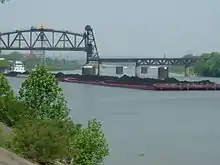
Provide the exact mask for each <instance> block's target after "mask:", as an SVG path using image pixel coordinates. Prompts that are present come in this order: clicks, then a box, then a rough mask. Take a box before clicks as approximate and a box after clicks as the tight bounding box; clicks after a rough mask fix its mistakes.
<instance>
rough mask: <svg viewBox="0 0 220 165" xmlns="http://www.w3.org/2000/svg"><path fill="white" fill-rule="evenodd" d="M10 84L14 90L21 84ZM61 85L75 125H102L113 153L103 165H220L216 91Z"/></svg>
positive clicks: (218, 95) (219, 94)
mask: <svg viewBox="0 0 220 165" xmlns="http://www.w3.org/2000/svg"><path fill="white" fill-rule="evenodd" d="M179 78H182V79H185V78H184V77H181V76H180V77H179ZM191 79H195V78H191ZM213 80H214V81H217V82H220V80H219V79H213ZM9 81H10V83H11V85H12V86H13V88H14V89H15V90H16V91H18V88H19V87H20V85H21V82H22V81H23V79H19V78H9ZM60 85H61V87H62V88H63V90H64V94H65V96H66V99H67V101H68V104H69V107H70V108H71V109H72V111H71V116H72V118H73V120H75V121H77V122H81V123H86V121H87V120H88V119H92V118H98V119H100V120H102V121H103V129H104V131H105V135H106V137H107V140H108V142H109V146H110V150H111V151H110V152H111V153H110V156H109V157H108V158H107V160H106V162H105V164H106V165H148V164H149V165H218V164H220V156H219V155H220V109H219V105H220V92H211V91H208V92H202V91H199V92H195V91H193V92H156V91H155V92H154V91H141V90H132V89H118V88H108V87H99V86H91V85H81V84H70V83H60Z"/></svg>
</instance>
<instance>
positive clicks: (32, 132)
mask: <svg viewBox="0 0 220 165" xmlns="http://www.w3.org/2000/svg"><path fill="white" fill-rule="evenodd" d="M73 128H74V125H73V124H72V123H71V122H66V121H55V120H35V121H28V122H25V123H23V124H22V125H18V126H17V128H16V129H14V137H13V139H12V141H10V146H11V148H12V149H13V151H14V152H16V153H18V154H20V155H21V156H23V157H24V158H26V159H28V160H31V161H33V162H37V163H40V164H55V163H56V161H61V160H67V159H69V157H71V156H73V150H71V136H70V135H71V131H70V130H71V129H73Z"/></svg>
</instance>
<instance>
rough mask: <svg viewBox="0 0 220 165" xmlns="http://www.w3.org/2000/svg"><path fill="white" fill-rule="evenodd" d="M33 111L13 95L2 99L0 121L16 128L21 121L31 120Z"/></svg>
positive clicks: (0, 99)
mask: <svg viewBox="0 0 220 165" xmlns="http://www.w3.org/2000/svg"><path fill="white" fill-rule="evenodd" d="M32 114H33V111H32V110H31V109H29V108H28V107H26V106H25V105H24V103H23V102H21V101H18V100H17V99H16V98H15V97H12V96H11V95H7V96H3V97H0V121H1V122H3V123H5V124H6V125H7V126H9V127H14V126H16V124H17V123H18V122H20V121H21V120H27V119H30V118H31V117H33V116H32Z"/></svg>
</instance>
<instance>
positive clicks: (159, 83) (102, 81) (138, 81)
mask: <svg viewBox="0 0 220 165" xmlns="http://www.w3.org/2000/svg"><path fill="white" fill-rule="evenodd" d="M28 74H29V73H28V72H25V73H16V72H13V73H12V72H11V73H8V74H5V76H9V77H27V76H28ZM54 76H55V77H56V79H57V80H58V81H61V82H67V83H78V84H90V85H99V86H106V87H117V88H130V89H140V90H154V91H195V90H196V91H211V90H212V91H217V90H220V84H216V83H214V82H211V81H209V80H204V81H194V82H189V81H179V80H177V79H175V78H167V79H165V80H160V79H151V78H138V77H129V76H126V75H124V76H122V77H120V78H119V77H114V76H97V75H89V76H88V75H79V74H63V73H57V74H54Z"/></svg>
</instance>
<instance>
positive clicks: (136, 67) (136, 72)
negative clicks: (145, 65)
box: [134, 62, 139, 77]
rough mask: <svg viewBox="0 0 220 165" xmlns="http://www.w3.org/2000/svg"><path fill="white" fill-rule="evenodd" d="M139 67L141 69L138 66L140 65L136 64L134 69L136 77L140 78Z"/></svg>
mask: <svg viewBox="0 0 220 165" xmlns="http://www.w3.org/2000/svg"><path fill="white" fill-rule="evenodd" d="M138 67H139V65H138V63H137V62H136V63H135V67H134V74H135V77H139V76H138Z"/></svg>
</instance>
